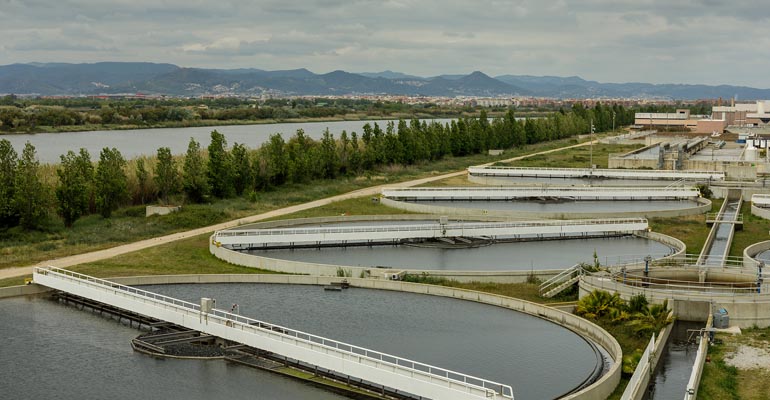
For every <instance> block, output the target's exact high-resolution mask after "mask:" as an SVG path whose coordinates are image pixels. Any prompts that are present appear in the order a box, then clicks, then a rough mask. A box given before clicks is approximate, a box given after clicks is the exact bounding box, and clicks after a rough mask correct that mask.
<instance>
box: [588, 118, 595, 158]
mask: <svg viewBox="0 0 770 400" xmlns="http://www.w3.org/2000/svg"><path fill="white" fill-rule="evenodd" d="M594 130H595V129H594V120H591V134H590V136H589V140H590V143H589V146H588V154H589V156H588V157H589V161H588V164H589V166H588V167H589V168H591V169H594Z"/></svg>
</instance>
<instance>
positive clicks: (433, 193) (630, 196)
mask: <svg viewBox="0 0 770 400" xmlns="http://www.w3.org/2000/svg"><path fill="white" fill-rule="evenodd" d="M382 195H383V196H385V197H387V198H391V199H396V200H471V201H473V200H475V201H485V200H498V201H499V200H517V199H541V198H546V199H551V198H557V199H569V200H671V199H674V200H678V199H692V198H696V197H698V196H700V192H699V191H698V189H696V188H693V187H689V188H688V187H669V188H655V187H652V188H638V187H583V186H545V187H544V186H517V187H439V188H386V189H383V190H382Z"/></svg>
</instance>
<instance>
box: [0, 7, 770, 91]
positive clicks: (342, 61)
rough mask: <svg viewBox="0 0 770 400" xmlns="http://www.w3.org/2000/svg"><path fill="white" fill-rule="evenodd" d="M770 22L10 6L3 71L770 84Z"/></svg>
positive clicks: (754, 12) (505, 11)
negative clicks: (130, 67) (257, 71)
mask: <svg viewBox="0 0 770 400" xmlns="http://www.w3.org/2000/svg"><path fill="white" fill-rule="evenodd" d="M768 19H770V7H766V6H765V4H764V2H760V1H740V2H724V1H717V0H682V1H676V2H671V1H668V0H612V1H611V0H582V1H565V0H559V1H552V2H543V1H541V0H513V1H509V0H478V1H473V2H469V1H452V0H445V1H440V0H386V1H382V0H314V1H313V0H309V1H302V2H299V1H286V0H260V1H259V2H253V1H248V0H217V1H207V0H197V1H192V0H164V1H157V0H114V1H109V2H105V1H103V0H58V1H57V0H0V35H2V37H3V43H2V48H3V49H4V50H3V51H2V52H0V63H4V64H7V63H13V62H30V61H60V62H93V61H103V60H106V59H111V60H136V61H142V60H148V61H158V62H171V63H176V64H179V65H183V66H207V67H218V68H237V67H255V68H264V69H284V68H299V67H307V68H309V69H311V70H314V71H317V72H326V71H331V70H335V69H344V70H357V71H363V70H383V69H391V70H396V71H402V72H406V73H412V74H421V75H436V74H441V73H462V72H470V71H472V70H475V69H479V70H482V71H484V72H487V73H489V74H492V75H494V74H504V73H520V74H532V75H544V74H549V75H582V76H583V77H585V78H589V79H595V80H605V81H632V80H647V81H652V82H671V81H682V82H692V81H691V79H694V78H697V79H701V80H705V81H702V83H740V84H747V85H753V86H765V87H767V86H770V77H767V76H766V74H764V73H763V72H762V71H763V70H766V62H765V60H764V58H763V57H762V54H761V52H756V51H751V49H750V48H748V47H747V46H748V45H749V42H751V43H754V44H760V43H762V46H764V47H766V45H767V39H763V38H767V37H768V36H770V35H768V28H767V26H768ZM747 37H748V38H751V37H754V38H757V39H749V40H747V39H746V38H747ZM764 47H761V48H764ZM720 55H722V56H725V57H737V56H740V57H741V63H731V62H729V60H720V59H718V56H720ZM715 58H716V59H715ZM731 64H732V65H731ZM692 65H698V66H699V69H698V71H697V74H696V73H693V71H688V68H690V66H692ZM762 67H764V68H762Z"/></svg>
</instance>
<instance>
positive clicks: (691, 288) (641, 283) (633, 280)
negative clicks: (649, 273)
mask: <svg viewBox="0 0 770 400" xmlns="http://www.w3.org/2000/svg"><path fill="white" fill-rule="evenodd" d="M612 279H613V280H614V281H615V282H618V283H621V284H624V285H629V286H636V287H644V288H646V289H658V290H672V291H686V292H703V293H712V294H754V293H766V291H767V287H768V285H762V286H763V289H765V290H762V291H761V292H759V291H758V290H757V286H756V283H755V282H742V283H734V282H723V283H721V284H720V283H718V282H703V283H701V282H697V281H686V280H677V279H662V278H654V277H653V278H649V277H646V276H644V275H639V274H635V273H634V274H632V273H625V274H623V273H622V272H620V273H615V274H613V275H612Z"/></svg>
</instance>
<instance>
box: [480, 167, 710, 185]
mask: <svg viewBox="0 0 770 400" xmlns="http://www.w3.org/2000/svg"><path fill="white" fill-rule="evenodd" d="M468 173H469V174H471V175H476V176H497V177H532V178H601V179H637V180H675V181H676V180H685V181H699V182H700V181H711V182H713V181H722V180H724V179H725V174H724V172H712V171H671V170H649V169H647V170H644V169H595V168H532V167H469V168H468Z"/></svg>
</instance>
